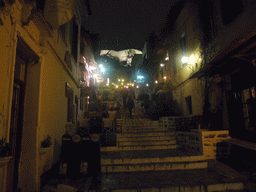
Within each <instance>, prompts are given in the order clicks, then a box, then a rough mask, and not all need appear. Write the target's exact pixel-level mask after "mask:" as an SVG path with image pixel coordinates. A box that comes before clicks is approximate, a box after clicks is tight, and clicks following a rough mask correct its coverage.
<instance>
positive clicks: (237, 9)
mask: <svg viewBox="0 0 256 192" xmlns="http://www.w3.org/2000/svg"><path fill="white" fill-rule="evenodd" d="M220 9H221V14H222V22H223V25H227V24H229V23H231V22H232V21H233V20H234V19H235V18H236V17H237V16H238V15H239V14H240V13H241V12H242V10H243V1H242V0H235V1H234V0H225V1H223V0H222V1H220Z"/></svg>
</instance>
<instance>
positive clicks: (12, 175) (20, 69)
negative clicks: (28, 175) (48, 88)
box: [7, 55, 26, 192]
mask: <svg viewBox="0 0 256 192" xmlns="http://www.w3.org/2000/svg"><path fill="white" fill-rule="evenodd" d="M25 79H26V60H25V59H24V58H22V57H20V56H18V55H17V56H16V63H15V72H14V84H13V97H12V109H11V126H10V134H9V138H10V139H9V143H10V145H11V149H12V157H13V158H12V159H11V160H10V161H9V163H8V166H7V168H8V171H7V191H8V192H12V191H16V190H17V184H18V172H19V161H20V155H21V140H22V128H23V113H24V96H25Z"/></svg>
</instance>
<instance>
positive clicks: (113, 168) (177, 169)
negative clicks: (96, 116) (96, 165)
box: [44, 118, 256, 192]
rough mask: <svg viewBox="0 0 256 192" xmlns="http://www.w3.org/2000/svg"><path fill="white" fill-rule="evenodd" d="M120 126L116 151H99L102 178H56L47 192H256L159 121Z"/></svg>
mask: <svg viewBox="0 0 256 192" xmlns="http://www.w3.org/2000/svg"><path fill="white" fill-rule="evenodd" d="M118 126H119V128H117V129H119V133H118V134H117V146H115V147H101V174H100V177H99V178H93V177H92V176H90V175H84V176H83V177H81V178H78V179H70V178H66V179H63V178H60V179H59V178H58V179H56V178H53V179H51V180H50V181H49V182H48V183H47V185H46V186H45V187H44V189H45V190H44V192H52V191H54V190H52V189H56V186H57V185H58V184H65V185H68V186H72V187H74V188H75V189H77V191H78V192H98V191H103V192H216V191H233V192H237V191H246V192H247V191H248V192H250V191H255V188H256V185H255V184H254V183H252V182H250V181H248V179H247V178H246V177H244V176H243V175H241V174H240V173H238V172H237V171H235V170H233V169H231V168H230V167H228V166H226V165H224V164H222V163H220V162H218V161H216V160H207V158H206V157H205V156H204V155H202V154H198V152H197V153H195V152H193V151H185V150H183V149H181V148H179V147H177V143H176V138H175V136H174V135H175V134H174V132H172V131H170V129H169V128H168V127H165V126H160V124H158V121H149V120H147V119H139V118H138V119H117V127H118ZM56 190H57V189H56Z"/></svg>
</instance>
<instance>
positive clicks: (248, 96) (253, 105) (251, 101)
mask: <svg viewBox="0 0 256 192" xmlns="http://www.w3.org/2000/svg"><path fill="white" fill-rule="evenodd" d="M241 97H242V105H243V118H244V123H245V128H246V129H247V130H249V131H255V130H256V121H255V116H256V99H255V87H251V88H248V89H245V90H243V91H242V93H241Z"/></svg>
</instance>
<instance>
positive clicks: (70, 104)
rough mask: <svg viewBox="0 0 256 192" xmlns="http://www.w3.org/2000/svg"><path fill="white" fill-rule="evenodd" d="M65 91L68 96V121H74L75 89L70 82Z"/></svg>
mask: <svg viewBox="0 0 256 192" xmlns="http://www.w3.org/2000/svg"><path fill="white" fill-rule="evenodd" d="M65 91H66V97H67V98H68V105H67V107H68V109H67V122H73V90H72V88H71V87H70V85H69V84H68V83H66V90H65Z"/></svg>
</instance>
